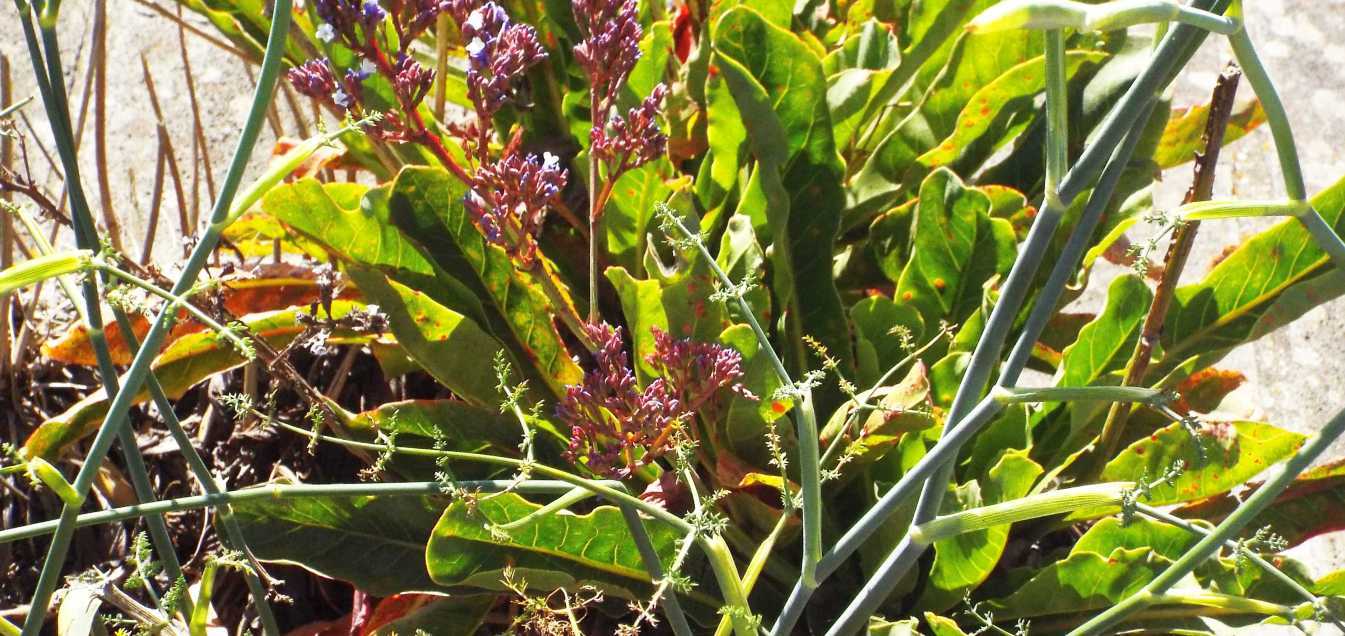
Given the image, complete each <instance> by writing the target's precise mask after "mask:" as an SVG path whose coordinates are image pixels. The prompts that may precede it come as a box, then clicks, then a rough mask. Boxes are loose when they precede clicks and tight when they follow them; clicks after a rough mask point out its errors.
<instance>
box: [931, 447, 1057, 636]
mask: <svg viewBox="0 0 1345 636" xmlns="http://www.w3.org/2000/svg"><path fill="white" fill-rule="evenodd" d="M1041 473H1042V468H1041V466H1039V465H1037V463H1036V462H1034V461H1032V460H1031V459H1028V457H1027V451H1009V452H1006V453H1004V454H1003V455H1002V456H1001V457H1000V460H999V462H998V463H997V464H995V467H994V468H991V469H990V471H989V472H988V473H986V474H985V475H983V476H981V477H980V478H979V479H977V480H976V481H973V482H970V483H968V484H966V485H964V486H961V487H959V488H957V495H956V503H957V505H956V506H951V505H949V503H951V502H948V501H945V502H944V506H943V510H944V511H946V512H955V511H957V510H966V509H970V508H975V507H978V506H987V505H991V504H997V503H1002V502H1005V501H1009V500H1012V499H1017V498H1019V497H1022V496H1023V495H1026V494H1027V493H1028V491H1029V490H1030V489H1031V488H1032V484H1033V482H1035V481H1036V479H1037V477H1038V476H1039V475H1041ZM1008 540H1009V526H1007V525H1003V526H995V527H993V528H989V529H986V530H978V531H976V532H968V533H964V534H960V535H958V536H955V537H952V538H948V539H944V540H942V541H937V542H935V543H934V565H933V567H932V568H931V569H930V572H929V583H928V586H927V587H926V588H925V593H924V594H923V595H922V596H921V598H920V602H919V604H920V606H921V607H926V608H929V609H931V610H934V611H941V610H944V609H947V608H949V607H951V606H953V605H955V604H956V603H957V602H958V601H961V600H962V599H963V598H964V597H965V596H966V595H967V592H969V591H970V590H972V589H974V588H975V587H976V586H978V585H980V584H981V582H982V581H984V580H985V579H986V577H988V576H990V572H991V571H992V570H994V569H995V566H996V565H997V564H998V563H999V558H1000V556H1001V555H1002V554H1003V553H1004V546H1005V544H1006V543H1008Z"/></svg>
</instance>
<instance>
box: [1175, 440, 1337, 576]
mask: <svg viewBox="0 0 1345 636" xmlns="http://www.w3.org/2000/svg"><path fill="white" fill-rule="evenodd" d="M1257 487H1258V484H1251V485H1250V486H1249V487H1248V490H1250V491H1255V490H1256V488H1257ZM1239 505H1240V502H1239V501H1238V500H1237V499H1236V498H1234V497H1232V496H1230V495H1223V496H1219V497H1214V498H1212V499H1208V500H1206V501H1202V502H1199V503H1196V504H1193V505H1190V506H1187V507H1184V508H1182V509H1180V510H1178V511H1177V514H1179V515H1181V516H1183V517H1187V518H1200V519H1205V520H1207V521H1210V522H1212V523H1218V522H1219V521H1222V520H1223V519H1224V517H1226V516H1228V515H1229V514H1230V513H1232V512H1233V511H1234V510H1236V509H1237V507H1238V506H1239ZM1267 526H1269V527H1270V529H1271V530H1272V531H1273V532H1274V533H1275V534H1277V535H1279V536H1281V537H1283V538H1284V539H1285V541H1288V543H1289V545H1290V546H1295V545H1298V544H1300V543H1302V542H1304V541H1306V540H1308V539H1311V538H1312V537H1315V536H1318V535H1321V534H1325V533H1328V532H1335V531H1338V530H1341V529H1345V461H1336V462H1333V463H1330V464H1327V465H1324V466H1320V467H1317V468H1314V469H1312V470H1309V471H1307V472H1305V473H1303V474H1302V475H1300V476H1299V477H1298V478H1297V479H1295V480H1294V482H1293V483H1292V484H1290V486H1289V488H1288V489H1287V490H1285V491H1284V492H1283V493H1282V494H1281V495H1280V496H1279V497H1277V498H1276V499H1275V503H1273V504H1271V505H1270V506H1269V507H1267V508H1266V509H1265V510H1264V511H1262V512H1261V514H1259V515H1257V516H1256V518H1255V519H1253V520H1252V521H1251V522H1250V523H1248V524H1247V526H1246V530H1245V531H1244V532H1245V534H1247V535H1252V534H1255V533H1256V532H1257V530H1259V529H1261V528H1265V527H1267ZM1333 594H1339V595H1342V596H1345V588H1343V589H1342V591H1340V592H1333Z"/></svg>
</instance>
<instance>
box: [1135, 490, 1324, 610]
mask: <svg viewBox="0 0 1345 636" xmlns="http://www.w3.org/2000/svg"><path fill="white" fill-rule="evenodd" d="M1135 511H1136V512H1138V513H1139V514H1142V515H1144V516H1146V517H1149V518H1151V519H1155V520H1157V521H1162V522H1163V523H1167V524H1170V525H1173V526H1176V527H1178V528H1181V529H1183V530H1185V531H1187V532H1190V533H1191V534H1194V535H1196V536H1199V537H1207V536H1209V535H1210V531H1209V530H1206V529H1205V528H1202V527H1200V526H1198V525H1196V524H1194V523H1191V522H1190V521H1187V520H1186V519H1182V518H1181V517H1178V516H1175V515H1171V514H1168V513H1166V512H1163V511H1162V510H1159V509H1157V508H1154V507H1153V506H1150V505H1148V504H1143V503H1136V504H1135ZM1224 547H1225V548H1228V549H1229V550H1233V551H1234V552H1237V553H1240V554H1241V555H1242V556H1245V557H1247V559H1248V560H1249V561H1251V562H1252V563H1255V564H1256V566H1257V567H1259V568H1261V570H1262V571H1264V572H1265V573H1266V574H1269V575H1270V576H1272V577H1274V578H1275V580H1277V581H1279V582H1280V583H1283V584H1284V586H1285V587H1287V588H1289V589H1291V590H1293V591H1294V593H1295V594H1297V595H1298V596H1299V598H1302V599H1303V600H1304V601H1306V602H1308V603H1311V604H1312V605H1313V606H1314V607H1318V608H1321V609H1322V610H1323V611H1325V612H1327V613H1328V614H1329V615H1330V616H1331V620H1332V623H1334V624H1335V626H1336V628H1337V629H1339V630H1340V633H1342V634H1345V623H1342V622H1341V621H1340V617H1338V616H1336V613H1335V611H1334V610H1332V609H1331V607H1330V606H1329V605H1327V604H1326V603H1324V602H1323V601H1322V599H1320V598H1318V597H1317V595H1315V594H1313V593H1312V592H1311V591H1309V590H1308V588H1305V587H1303V586H1302V585H1300V584H1299V582H1298V581H1295V580H1294V579H1293V577H1291V576H1289V575H1288V574H1285V573H1284V572H1283V571H1281V570H1280V569H1279V568H1277V567H1275V566H1274V565H1273V564H1271V562H1270V561H1267V560H1265V559H1263V558H1261V555H1259V554H1257V553H1255V552H1252V551H1251V550H1248V549H1246V547H1245V546H1243V545H1242V544H1240V543H1238V542H1237V541H1232V540H1229V541H1225V542H1224Z"/></svg>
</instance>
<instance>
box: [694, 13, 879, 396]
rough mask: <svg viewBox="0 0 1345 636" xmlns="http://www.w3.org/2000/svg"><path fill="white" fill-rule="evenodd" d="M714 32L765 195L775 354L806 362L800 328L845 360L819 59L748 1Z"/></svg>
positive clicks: (832, 163) (799, 365)
mask: <svg viewBox="0 0 1345 636" xmlns="http://www.w3.org/2000/svg"><path fill="white" fill-rule="evenodd" d="M714 37H715V41H714V46H715V51H716V54H717V58H716V59H717V60H718V66H719V68H720V75H721V76H722V77H723V78H724V80H725V82H726V84H727V85H728V87H729V91H730V92H731V93H732V95H733V98H734V101H735V102H736V103H737V105H738V109H739V111H740V112H741V113H742V114H743V122H744V124H745V126H746V128H747V133H748V140H749V142H750V146H751V149H752V154H753V155H754V156H755V157H756V159H757V163H758V168H757V171H756V174H757V176H758V177H759V179H760V183H761V187H762V191H763V193H764V194H765V199H766V201H765V202H766V204H767V206H766V212H767V215H768V219H769V227H770V231H771V234H770V236H769V239H770V241H771V244H772V253H773V259H772V266H773V269H772V272H771V275H772V289H773V291H774V294H775V297H776V303H775V307H776V308H777V310H778V312H779V314H780V316H779V317H780V320H781V321H782V324H783V329H782V337H781V340H782V341H783V343H784V344H785V347H784V351H783V353H784V356H783V357H784V358H785V360H786V364H787V365H788V367H789V368H790V369H791V371H792V372H794V373H801V372H802V371H803V370H804V369H807V368H810V367H811V366H812V365H811V364H809V354H808V352H807V350H806V348H805V347H804V345H803V342H802V336H803V335H804V334H808V335H811V336H812V337H814V338H817V339H818V340H819V341H821V342H822V343H823V344H824V345H826V347H827V349H828V350H829V351H830V352H831V355H832V356H834V357H836V358H837V359H839V360H841V362H842V364H843V365H844V367H852V366H853V354H852V352H851V347H850V337H849V333H848V329H847V325H846V321H845V314H844V311H843V309H842V307H841V303H840V296H839V294H838V292H837V291H836V286H835V283H834V281H833V279H832V275H831V260H832V252H833V249H834V243H835V240H836V234H837V231H838V229H839V223H840V213H841V208H842V207H843V206H844V194H843V193H842V191H841V178H842V174H843V167H842V165H841V161H840V156H839V155H838V154H837V153H836V148H835V145H834V140H833V138H832V135H831V121H830V116H829V114H828V113H827V109H826V103H825V98H824V96H825V94H826V80H825V78H824V77H823V75H822V65H821V62H820V61H819V60H818V59H817V57H816V55H815V54H814V53H813V52H812V50H811V49H810V48H809V47H808V45H806V44H805V43H804V42H802V41H801V40H800V39H799V38H798V37H797V36H795V35H794V34H792V33H790V32H789V31H786V30H784V29H781V28H779V27H776V26H774V25H772V24H770V23H769V22H768V21H767V20H766V19H765V18H763V17H762V16H761V15H760V14H759V13H756V12H755V11H753V10H751V9H748V8H746V7H737V8H734V9H732V10H730V11H728V12H727V13H725V14H724V16H723V17H722V18H721V19H720V21H719V24H718V26H717V27H716V29H715V34H714ZM762 238H763V240H764V239H765V238H766V235H764V234H763V235H762ZM825 401H827V400H825V399H823V400H819V402H825ZM831 401H835V398H834V397H833V398H832V399H831ZM820 406H824V405H822V404H820Z"/></svg>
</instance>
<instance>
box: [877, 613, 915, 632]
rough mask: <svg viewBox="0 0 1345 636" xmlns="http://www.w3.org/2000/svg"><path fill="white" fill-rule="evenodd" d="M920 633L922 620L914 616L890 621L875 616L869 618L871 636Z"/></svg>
mask: <svg viewBox="0 0 1345 636" xmlns="http://www.w3.org/2000/svg"><path fill="white" fill-rule="evenodd" d="M919 633H920V621H919V620H917V619H914V618H907V619H905V620H900V621H888V620H884V619H881V618H878V617H876V616H875V617H872V618H870V619H869V629H868V635H869V636H916V635H917V634H919Z"/></svg>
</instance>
